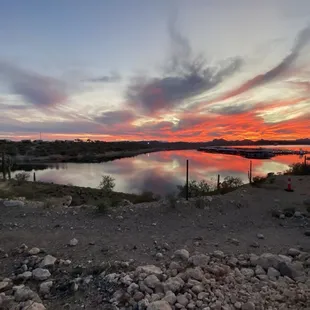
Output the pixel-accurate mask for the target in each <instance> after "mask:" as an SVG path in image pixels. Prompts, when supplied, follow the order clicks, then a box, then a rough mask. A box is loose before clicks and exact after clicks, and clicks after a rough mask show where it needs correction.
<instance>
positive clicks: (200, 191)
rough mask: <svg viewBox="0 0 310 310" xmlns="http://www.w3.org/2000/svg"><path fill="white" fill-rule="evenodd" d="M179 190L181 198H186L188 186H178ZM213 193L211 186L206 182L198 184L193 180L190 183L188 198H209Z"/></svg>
mask: <svg viewBox="0 0 310 310" xmlns="http://www.w3.org/2000/svg"><path fill="white" fill-rule="evenodd" d="M177 188H178V190H179V194H178V195H179V196H180V197H186V184H185V185H183V186H182V185H178V186H177ZM210 191H211V186H210V185H209V184H208V183H207V182H206V181H205V180H202V181H200V182H197V181H195V180H192V181H190V182H189V183H188V196H189V197H201V196H207V195H208V194H209V193H210Z"/></svg>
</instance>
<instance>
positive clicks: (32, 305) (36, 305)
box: [22, 302, 46, 310]
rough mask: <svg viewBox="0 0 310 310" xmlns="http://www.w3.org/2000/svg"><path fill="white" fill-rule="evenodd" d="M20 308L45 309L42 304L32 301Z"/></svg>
mask: <svg viewBox="0 0 310 310" xmlns="http://www.w3.org/2000/svg"><path fill="white" fill-rule="evenodd" d="M22 310H46V308H45V307H44V305H43V304H41V303H38V302H32V303H31V304H30V305H29V306H25V307H23V308H22Z"/></svg>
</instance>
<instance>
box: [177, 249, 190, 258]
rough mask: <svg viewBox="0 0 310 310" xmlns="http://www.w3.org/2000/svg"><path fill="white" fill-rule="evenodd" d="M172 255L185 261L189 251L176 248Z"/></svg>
mask: <svg viewBox="0 0 310 310" xmlns="http://www.w3.org/2000/svg"><path fill="white" fill-rule="evenodd" d="M174 256H175V258H177V259H180V260H184V261H187V260H188V259H189V252H188V251H187V250H185V249H181V250H176V251H175V252H174Z"/></svg>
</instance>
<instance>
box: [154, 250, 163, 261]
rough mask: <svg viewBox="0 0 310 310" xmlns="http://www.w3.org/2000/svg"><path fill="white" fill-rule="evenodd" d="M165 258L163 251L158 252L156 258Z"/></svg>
mask: <svg viewBox="0 0 310 310" xmlns="http://www.w3.org/2000/svg"><path fill="white" fill-rule="evenodd" d="M163 258H164V255H163V254H162V253H159V252H158V253H156V259H157V260H160V259H163Z"/></svg>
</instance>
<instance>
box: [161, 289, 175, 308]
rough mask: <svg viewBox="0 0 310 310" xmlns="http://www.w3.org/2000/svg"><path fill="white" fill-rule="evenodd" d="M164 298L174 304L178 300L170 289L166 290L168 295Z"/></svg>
mask: <svg viewBox="0 0 310 310" xmlns="http://www.w3.org/2000/svg"><path fill="white" fill-rule="evenodd" d="M162 300H164V301H167V302H168V303H169V304H170V305H174V304H175V302H176V301H177V297H176V296H175V294H174V293H173V292H171V291H168V292H166V296H165V297H164V298H163V299H162Z"/></svg>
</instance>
